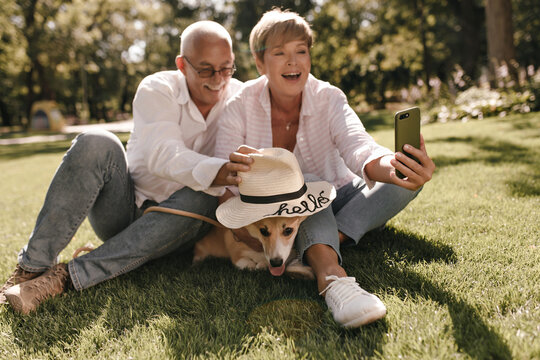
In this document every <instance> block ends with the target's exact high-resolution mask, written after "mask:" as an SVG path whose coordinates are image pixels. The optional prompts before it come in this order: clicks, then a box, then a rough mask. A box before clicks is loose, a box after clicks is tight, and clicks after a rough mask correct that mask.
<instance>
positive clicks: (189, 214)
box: [72, 206, 240, 259]
mask: <svg viewBox="0 0 540 360" xmlns="http://www.w3.org/2000/svg"><path fill="white" fill-rule="evenodd" d="M149 212H162V213H167V214H174V215H180V216H186V217H190V218H193V219H197V220H202V221H204V222H207V223H209V224H212V225H214V226H217V227H219V228H223V229H226V227H225V226H223V225H221V224H220V223H219V222H217V221H216V220H214V219H210V218H209V217H206V216H203V215H199V214H195V213H192V212H189V211H184V210H176V209H171V208H166V207H162V206H150V207H149V208H148V209H146V210H144V212H143V215H145V214H147V213H149ZM233 237H234V239H235V240H236V241H240V240H239V239H238V238H237V237H236V235H235V234H234V233H233ZM92 250H94V247H93V246H91V245H86V246H83V247H80V248H78V249H77V250H75V252H74V253H73V255H72V258H73V259H75V258H76V257H77V256H79V253H81V252H83V251H86V252H90V251H92Z"/></svg>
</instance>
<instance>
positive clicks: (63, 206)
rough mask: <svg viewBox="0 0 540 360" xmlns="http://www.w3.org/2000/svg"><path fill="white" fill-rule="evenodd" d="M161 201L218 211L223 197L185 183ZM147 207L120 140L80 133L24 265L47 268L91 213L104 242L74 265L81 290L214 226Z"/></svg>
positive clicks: (184, 243)
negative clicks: (141, 204) (219, 198)
mask: <svg viewBox="0 0 540 360" xmlns="http://www.w3.org/2000/svg"><path fill="white" fill-rule="evenodd" d="M159 205H160V206H163V207H169V208H172V209H179V210H185V211H190V212H194V213H197V214H200V215H204V216H207V217H211V218H215V215H214V213H215V209H216V207H217V199H216V198H215V197H213V196H210V195H207V194H205V193H203V192H196V191H193V190H191V189H190V188H188V187H184V188H182V189H181V190H178V191H177V192H175V193H173V194H172V195H171V196H170V197H169V198H168V199H167V200H165V201H163V202H162V203H160V204H159ZM142 213H143V211H142V210H141V209H139V208H138V207H137V205H136V204H135V192H134V184H133V181H132V179H131V177H130V175H129V171H128V166H127V160H126V153H125V151H124V147H123V145H122V143H121V142H120V140H119V139H118V138H117V137H116V136H115V135H113V134H112V133H109V132H107V131H92V132H87V133H84V134H81V135H79V136H78V137H77V138H76V139H75V140H74V141H73V144H72V146H71V148H70V149H69V150H68V152H67V153H66V155H65V156H64V158H63V160H62V163H61V164H60V167H59V168H58V170H57V171H56V174H55V175H54V178H53V180H52V182H51V185H50V186H49V190H48V192H47V196H46V198H45V202H44V204H43V207H42V209H41V211H40V213H39V215H38V218H37V221H36V225H35V228H34V231H33V232H32V234H31V235H30V239H29V242H28V244H27V245H26V246H25V247H24V248H23V249H22V250H21V252H20V253H19V264H20V266H21V267H22V268H23V269H24V270H27V271H31V272H42V271H45V270H47V269H49V268H50V267H51V266H52V265H54V263H55V262H56V258H57V256H58V254H59V253H60V252H61V251H62V250H63V249H64V248H65V247H66V246H67V245H68V243H69V242H70V241H71V239H72V238H73V236H74V235H75V232H76V231H77V229H78V228H79V226H80V225H81V223H82V222H83V221H84V219H85V218H86V217H88V219H89V221H90V224H91V225H92V227H93V229H94V231H95V233H96V235H97V236H98V237H99V238H101V239H102V240H103V241H104V243H103V244H102V245H101V246H100V247H98V248H97V249H95V250H93V251H91V252H89V253H87V254H85V255H83V256H80V257H78V258H76V259H73V260H71V261H70V262H69V264H68V267H69V273H70V276H71V279H72V281H73V285H74V287H75V289H77V290H82V289H85V288H88V287H90V286H93V285H96V284H98V283H100V282H102V281H105V280H108V279H111V278H114V277H116V276H118V275H120V274H123V273H126V272H128V271H130V270H133V269H135V268H137V267H138V266H140V265H142V264H144V263H145V262H147V261H148V260H151V259H155V258H157V257H160V256H163V255H165V254H167V253H169V252H171V251H173V250H176V249H178V248H179V247H181V246H186V247H187V246H189V245H191V244H193V243H194V242H195V241H196V240H198V239H200V238H201V237H203V236H204V235H205V234H206V233H207V232H208V231H209V230H210V228H211V225H209V224H207V223H204V222H202V221H200V220H196V219H192V218H188V217H183V216H178V215H172V214H166V213H159V212H151V213H148V214H146V215H144V216H142Z"/></svg>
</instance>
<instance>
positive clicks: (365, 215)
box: [295, 178, 421, 263]
mask: <svg viewBox="0 0 540 360" xmlns="http://www.w3.org/2000/svg"><path fill="white" fill-rule="evenodd" d="M310 180H311V179H310ZM312 181H313V180H312ZM420 190H421V189H420ZM420 190H417V191H410V190H407V189H404V188H402V187H399V186H397V185H393V184H384V183H377V184H376V185H375V186H374V187H373V188H372V189H368V187H367V185H366V184H365V182H364V181H363V180H362V179H360V178H356V179H355V180H354V181H352V182H350V183H348V184H346V185H345V186H343V187H341V188H339V189H338V191H337V195H336V198H335V199H334V201H333V202H332V206H329V207H328V208H326V209H324V210H322V211H320V212H318V213H316V214H314V215H311V216H310V217H308V218H307V219H306V220H304V221H303V222H302V224H300V228H299V229H298V235H297V237H296V243H295V246H296V249H297V251H298V253H299V256H300V259H304V252H305V251H306V250H307V249H308V248H309V247H310V246H312V245H314V244H325V245H328V246H330V247H332V248H333V249H334V250H335V251H336V253H337V255H338V259H339V262H340V263H341V253H340V243H339V235H338V230H339V231H340V232H342V233H343V234H345V235H347V236H348V237H349V238H351V239H352V241H351V242H350V243H344V244H341V247H343V246H348V245H354V244H358V242H359V241H360V239H361V238H362V237H363V236H364V235H365V234H366V233H367V232H368V231H371V230H374V229H377V228H380V227H381V226H383V225H384V224H386V222H387V221H388V220H390V219H391V218H392V217H394V216H395V215H396V214H397V213H399V212H400V211H401V210H403V209H404V208H405V207H406V206H407V204H409V202H411V201H412V200H413V199H414V198H415V197H416V195H418V193H419V192H420Z"/></svg>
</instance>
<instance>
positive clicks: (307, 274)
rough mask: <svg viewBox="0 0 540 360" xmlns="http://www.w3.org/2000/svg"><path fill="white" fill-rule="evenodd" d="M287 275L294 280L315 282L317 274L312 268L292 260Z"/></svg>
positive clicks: (286, 270) (288, 265)
mask: <svg viewBox="0 0 540 360" xmlns="http://www.w3.org/2000/svg"><path fill="white" fill-rule="evenodd" d="M285 274H287V275H289V276H290V277H291V278H293V279H300V280H315V274H314V273H313V269H312V268H311V266H306V265H304V264H302V262H301V261H300V260H298V259H293V260H291V261H290V262H289V263H288V264H287V267H286V268H285Z"/></svg>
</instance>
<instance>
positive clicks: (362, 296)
mask: <svg viewBox="0 0 540 360" xmlns="http://www.w3.org/2000/svg"><path fill="white" fill-rule="evenodd" d="M326 280H333V281H332V282H331V283H330V284H329V285H328V286H327V287H326V289H324V290H323V291H321V293H320V295H323V294H325V293H326V294H325V300H326V304H327V305H328V309H330V311H331V312H332V314H333V315H334V320H336V322H337V323H339V324H341V325H342V326H343V327H346V328H355V327H359V326H362V325H366V324H369V323H371V322H373V321H375V320H379V319H381V318H383V317H384V316H385V315H386V307H385V306H384V304H383V303H382V302H381V300H379V298H378V297H377V296H375V295H373V294H370V293H368V292H367V291H366V290H364V289H362V288H361V287H360V286H359V285H358V284H357V283H356V279H355V278H353V277H337V276H335V275H330V276H327V277H326Z"/></svg>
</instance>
